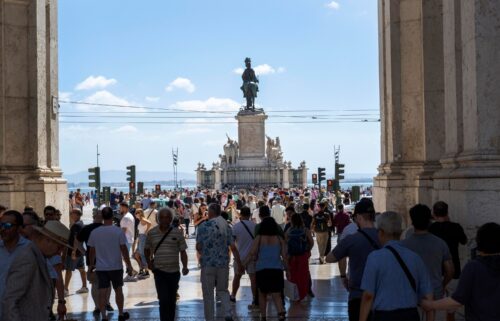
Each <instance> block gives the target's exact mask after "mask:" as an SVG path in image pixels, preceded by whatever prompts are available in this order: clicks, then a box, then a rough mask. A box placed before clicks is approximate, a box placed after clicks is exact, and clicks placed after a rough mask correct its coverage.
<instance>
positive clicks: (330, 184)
mask: <svg viewBox="0 0 500 321" xmlns="http://www.w3.org/2000/svg"><path fill="white" fill-rule="evenodd" d="M334 188H335V185H334V180H333V179H327V180H326V190H327V191H328V192H333V191H334Z"/></svg>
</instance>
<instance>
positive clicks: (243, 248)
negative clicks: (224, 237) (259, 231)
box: [233, 220, 257, 261]
mask: <svg viewBox="0 0 500 321" xmlns="http://www.w3.org/2000/svg"><path fill="white" fill-rule="evenodd" d="M243 224H245V225H246V227H248V230H249V231H250V232H251V233H252V235H254V233H255V225H257V224H255V223H254V222H252V221H249V220H242V221H239V222H238V223H236V224H235V225H234V226H233V237H234V239H235V243H236V247H237V248H238V252H239V253H240V258H241V260H242V261H243V260H245V258H246V257H247V256H248V254H249V253H250V250H251V249H252V244H253V238H252V237H251V236H250V233H248V231H247V230H246V229H245V226H243Z"/></svg>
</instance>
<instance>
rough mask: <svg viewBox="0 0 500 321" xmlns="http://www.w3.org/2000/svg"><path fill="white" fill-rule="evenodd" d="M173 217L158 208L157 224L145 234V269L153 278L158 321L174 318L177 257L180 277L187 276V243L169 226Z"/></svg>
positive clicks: (179, 233) (177, 231) (180, 232)
mask: <svg viewBox="0 0 500 321" xmlns="http://www.w3.org/2000/svg"><path fill="white" fill-rule="evenodd" d="M173 216H174V215H173V212H172V210H171V209H170V208H162V209H160V211H159V212H158V221H159V225H158V226H156V227H154V228H153V229H151V230H150V231H149V232H148V235H147V238H146V246H145V249H144V254H145V256H146V261H147V262H148V267H149V269H150V270H151V271H153V274H154V277H155V285H156V292H157V293H158V300H159V301H160V320H161V321H167V320H168V321H171V320H172V321H173V320H174V319H175V307H176V294H177V290H178V289H179V280H180V277H181V274H180V271H179V254H180V259H181V262H182V275H187V274H188V273H189V270H188V268H187V265H188V258H187V254H186V249H187V244H186V240H185V238H184V235H183V234H182V231H181V230H179V229H178V228H174V227H172V226H171V223H172V220H173Z"/></svg>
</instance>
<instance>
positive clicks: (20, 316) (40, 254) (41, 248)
mask: <svg viewBox="0 0 500 321" xmlns="http://www.w3.org/2000/svg"><path fill="white" fill-rule="evenodd" d="M7 213H8V212H7ZM4 216H5V215H4ZM20 216H21V215H20V214H19V216H17V215H16V217H18V218H17V219H16V221H17V223H20V222H22V218H20ZM2 219H3V217H2ZM5 223H9V222H5ZM17 223H16V224H17ZM2 226H3V227H2V229H5V228H6V225H5V224H4V223H2ZM34 229H35V231H34V232H33V234H32V239H31V242H30V243H29V244H26V245H25V246H23V247H22V248H21V249H20V250H19V252H18V253H17V255H16V256H15V257H14V259H13V261H12V263H11V265H10V269H9V272H8V274H7V277H6V280H7V282H6V285H5V291H4V296H3V300H2V316H1V321H14V320H16V321H47V320H48V319H49V316H50V311H51V308H52V303H53V300H54V291H53V283H52V280H51V278H50V276H49V271H48V266H47V261H46V259H47V258H48V257H52V256H54V255H57V254H58V253H61V252H62V250H63V249H64V247H67V246H68V238H69V229H68V228H67V227H66V226H64V225H63V224H62V223H61V222H58V221H55V220H54V221H49V222H47V223H46V224H45V225H44V226H43V227H38V226H37V227H34ZM2 264H3V261H2ZM59 301H65V300H64V299H63V298H61V297H60V298H59ZM64 303H65V302H64ZM63 317H64V315H63Z"/></svg>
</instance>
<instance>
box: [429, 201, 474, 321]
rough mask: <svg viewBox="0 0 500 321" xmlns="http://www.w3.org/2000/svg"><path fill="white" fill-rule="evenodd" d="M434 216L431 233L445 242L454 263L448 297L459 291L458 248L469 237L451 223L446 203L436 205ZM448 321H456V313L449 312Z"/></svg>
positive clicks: (459, 227) (447, 291) (460, 227)
mask: <svg viewBox="0 0 500 321" xmlns="http://www.w3.org/2000/svg"><path fill="white" fill-rule="evenodd" d="M432 216H433V218H434V223H432V224H431V226H430V227H429V232H430V233H432V234H434V235H435V236H437V237H439V238H440V239H442V240H443V241H445V243H446V244H447V245H448V249H449V250H450V254H451V260H452V261H453V268H454V274H453V279H452V280H451V281H450V282H449V283H448V285H447V286H446V288H445V289H444V292H445V295H446V296H448V295H451V294H452V293H454V292H455V290H456V289H457V285H458V279H459V278H460V272H461V270H462V269H461V266H460V256H459V255H458V246H459V245H460V244H462V245H465V244H467V235H465V232H464V229H463V228H462V226H461V225H460V224H458V223H455V222H452V221H451V219H450V216H449V214H448V204H446V203H445V202H443V201H438V202H436V203H434V205H433V207H432ZM446 320H447V321H454V320H455V311H453V310H450V311H448V312H447V316H446Z"/></svg>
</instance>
